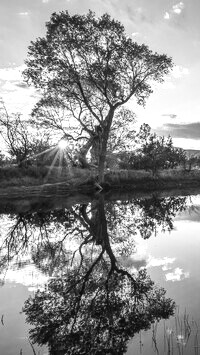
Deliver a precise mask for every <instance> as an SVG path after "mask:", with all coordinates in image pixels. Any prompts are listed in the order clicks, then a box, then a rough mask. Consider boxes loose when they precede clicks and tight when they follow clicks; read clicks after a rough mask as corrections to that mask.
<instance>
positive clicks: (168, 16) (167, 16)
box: [164, 11, 170, 20]
mask: <svg viewBox="0 0 200 355" xmlns="http://www.w3.org/2000/svg"><path fill="white" fill-rule="evenodd" d="M164 19H165V20H169V19H170V14H169V12H167V11H166V12H165V14H164Z"/></svg>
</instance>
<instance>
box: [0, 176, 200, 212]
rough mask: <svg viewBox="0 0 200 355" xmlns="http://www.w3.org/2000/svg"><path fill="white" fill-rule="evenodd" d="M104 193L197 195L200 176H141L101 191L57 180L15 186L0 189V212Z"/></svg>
mask: <svg viewBox="0 0 200 355" xmlns="http://www.w3.org/2000/svg"><path fill="white" fill-rule="evenodd" d="M99 194H103V195H104V198H105V201H117V200H124V201H125V200H126V201H131V200H132V199H134V198H149V197H151V196H152V195H153V194H156V195H157V196H158V197H161V198H162V197H167V196H187V195H197V194H200V179H191V177H190V178H188V179H184V180H183V179H182V180H181V181H180V180H177V179H174V180H173V179H170V180H168V181H167V180H166V179H162V178H152V179H149V178H148V179H145V181H144V179H142V181H139V180H138V181H133V183H132V184H130V183H129V184H125V183H124V182H122V184H121V185H119V184H113V185H112V187H111V188H110V186H109V188H108V185H107V184H106V185H105V189H103V190H102V191H101V192H100V191H98V189H97V188H96V186H94V184H93V183H87V184H80V185H76V186H73V185H69V183H65V182H60V183H52V184H44V185H38V186H29V187H27V186H18V187H17V186H15V187H9V188H5V189H2V188H0V213H6V214H8V213H16V212H17V213H27V212H31V211H39V210H43V209H45V210H54V209H62V208H70V207H71V206H72V205H74V204H85V203H86V204H87V203H89V202H91V201H92V200H93V199H98V197H99Z"/></svg>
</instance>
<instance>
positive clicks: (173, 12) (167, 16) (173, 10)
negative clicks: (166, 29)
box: [163, 1, 185, 20]
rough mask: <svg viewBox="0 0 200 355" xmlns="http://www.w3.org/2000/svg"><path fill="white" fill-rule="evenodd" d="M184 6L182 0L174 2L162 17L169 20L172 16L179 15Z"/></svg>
mask: <svg viewBox="0 0 200 355" xmlns="http://www.w3.org/2000/svg"><path fill="white" fill-rule="evenodd" d="M184 8H185V5H184V3H183V2H182V1H180V2H179V3H177V4H175V5H173V6H172V8H171V9H170V10H169V11H166V12H165V14H164V16H163V18H164V19H165V20H170V19H171V18H172V17H173V16H176V15H177V16H179V15H180V14H181V13H182V11H183V9H184Z"/></svg>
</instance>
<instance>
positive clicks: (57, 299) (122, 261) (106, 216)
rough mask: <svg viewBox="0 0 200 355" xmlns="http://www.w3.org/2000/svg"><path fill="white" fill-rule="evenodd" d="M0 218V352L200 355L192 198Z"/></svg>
mask: <svg viewBox="0 0 200 355" xmlns="http://www.w3.org/2000/svg"><path fill="white" fill-rule="evenodd" d="M0 212H1V217H0V353H1V354H4V355H18V354H19V355H32V354H34V355H35V354H36V355H47V354H49V355H64V354H69V355H72V354H73V355H76V354H87V355H88V354H90V355H97V354H98V355H104V354H115V355H118V354H119V355H120V354H127V355H137V354H138V355H139V354H143V355H151V354H174V355H176V354H178V355H179V354H181V355H183V354H185V355H190V354H194V355H196V354H200V345H199V344H200V334H199V327H200V273H199V270H200V258H199V253H200V223H199V222H200V191H190V192H185V191H173V192H159V193H158V192H155V193H150V194H144V193H137V194H129V193H115V194H111V193H108V194H105V195H104V194H101V193H99V194H96V195H94V196H93V197H91V196H86V195H82V196H81V195H78V196H75V197H74V196H70V197H69V196H56V195H54V196H34V197H33V196H32V197H31V198H30V199H25V198H24V199H17V198H16V199H13V200H11V199H4V200H2V202H1V204H0Z"/></svg>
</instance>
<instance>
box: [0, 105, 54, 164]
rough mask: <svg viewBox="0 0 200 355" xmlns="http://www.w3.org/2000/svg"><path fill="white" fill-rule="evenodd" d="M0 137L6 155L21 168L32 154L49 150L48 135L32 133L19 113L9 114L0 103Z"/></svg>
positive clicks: (29, 126) (27, 123)
mask: <svg viewBox="0 0 200 355" xmlns="http://www.w3.org/2000/svg"><path fill="white" fill-rule="evenodd" d="M0 135H1V137H2V138H3V141H4V144H5V148H6V150H7V152H8V154H9V155H10V156H11V157H12V158H14V160H15V161H16V163H17V164H18V166H19V167H21V166H22V165H23V164H24V163H25V161H27V159H28V158H30V157H31V156H32V155H33V154H34V155H37V154H39V153H41V152H42V151H44V150H46V149H49V148H50V144H49V135H46V136H44V135H42V133H40V134H38V132H37V134H36V132H35V134H34V133H33V127H32V126H31V125H30V123H29V122H28V121H27V120H24V119H23V118H22V115H21V114H20V113H15V114H9V113H8V111H7V109H6V106H5V104H4V102H3V101H2V100H1V101H0Z"/></svg>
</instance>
